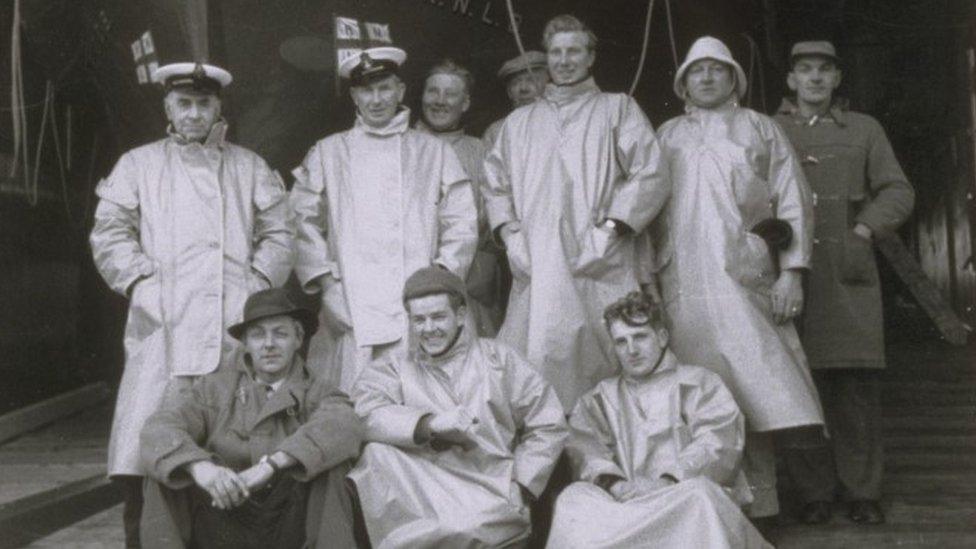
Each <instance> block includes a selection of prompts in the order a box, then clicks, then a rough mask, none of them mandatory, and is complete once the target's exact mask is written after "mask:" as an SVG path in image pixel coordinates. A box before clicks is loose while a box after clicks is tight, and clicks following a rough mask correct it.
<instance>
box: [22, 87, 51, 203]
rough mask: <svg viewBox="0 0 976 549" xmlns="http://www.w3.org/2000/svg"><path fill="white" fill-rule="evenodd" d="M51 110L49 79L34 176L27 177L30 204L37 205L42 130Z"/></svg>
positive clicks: (35, 152) (42, 148) (42, 144)
mask: <svg viewBox="0 0 976 549" xmlns="http://www.w3.org/2000/svg"><path fill="white" fill-rule="evenodd" d="M50 110H51V81H50V80H48V81H47V87H46V88H45V89H44V114H43V115H41V133H40V134H39V135H38V136H37V150H36V151H34V177H33V178H28V181H29V185H28V186H27V203H28V204H30V205H31V206H36V205H37V199H38V187H37V180H38V177H39V176H40V174H41V151H43V150H44V130H45V129H46V128H47V114H48V112H50Z"/></svg>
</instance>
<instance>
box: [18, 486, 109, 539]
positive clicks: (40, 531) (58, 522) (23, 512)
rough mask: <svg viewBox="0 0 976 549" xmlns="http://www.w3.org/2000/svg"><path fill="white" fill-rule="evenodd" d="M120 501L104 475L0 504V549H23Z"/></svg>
mask: <svg viewBox="0 0 976 549" xmlns="http://www.w3.org/2000/svg"><path fill="white" fill-rule="evenodd" d="M120 501H122V494H121V491H119V490H118V489H117V488H116V487H115V486H113V485H112V484H111V483H110V482H109V481H108V479H107V478H105V475H104V474H99V475H95V476H92V477H89V478H87V479H84V480H80V481H78V482H73V483H71V484H68V485H65V486H61V487H58V488H55V489H53V490H48V491H46V492H43V493H40V494H36V495H33V496H28V497H25V498H20V499H18V500H16V501H12V502H10V503H6V504H3V505H0V549H7V548H8V547H9V548H12V547H22V546H24V545H27V544H28V543H31V542H32V541H34V540H37V539H40V538H42V537H44V536H47V535H49V534H51V533H52V532H55V531H57V530H59V529H61V528H64V527H65V526H67V525H69V524H72V523H75V522H77V521H79V520H81V519H83V518H85V517H88V516H91V515H93V514H95V513H97V512H99V511H103V510H105V509H108V508H109V507H111V506H113V505H116V504H118V503H119V502H120Z"/></svg>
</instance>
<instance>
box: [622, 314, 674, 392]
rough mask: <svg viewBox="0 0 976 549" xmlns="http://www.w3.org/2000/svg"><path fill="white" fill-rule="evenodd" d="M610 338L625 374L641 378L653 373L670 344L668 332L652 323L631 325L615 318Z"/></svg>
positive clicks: (633, 377)
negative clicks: (654, 326) (656, 328)
mask: <svg viewBox="0 0 976 549" xmlns="http://www.w3.org/2000/svg"><path fill="white" fill-rule="evenodd" d="M610 339H611V340H612V341H613V350H614V351H615V352H616V354H617V359H618V360H620V366H621V368H623V375H624V376H625V377H628V378H631V379H640V378H644V377H647V376H649V375H651V374H653V373H654V371H655V369H656V368H657V366H658V364H659V361H660V360H661V355H662V354H663V353H664V348H665V347H666V346H667V344H668V332H667V330H664V329H660V330H655V329H654V328H653V327H651V326H650V325H647V326H631V325H629V324H627V323H626V322H624V321H623V320H614V321H613V322H612V323H611V324H610Z"/></svg>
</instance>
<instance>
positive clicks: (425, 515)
mask: <svg viewBox="0 0 976 549" xmlns="http://www.w3.org/2000/svg"><path fill="white" fill-rule="evenodd" d="M403 298H404V301H405V303H406V307H407V309H408V311H409V315H410V327H411V337H412V341H411V344H412V354H411V355H410V356H409V357H407V358H405V359H404V358H398V357H391V358H390V359H389V360H382V361H376V362H374V363H373V364H372V365H370V366H368V367H367V368H366V369H365V370H364V371H363V374H362V376H361V377H360V378H359V381H358V383H357V384H356V388H355V390H354V392H353V399H354V400H355V402H356V412H357V413H358V414H359V415H360V417H361V418H363V420H364V422H365V423H366V440H367V441H369V443H368V444H367V445H366V447H365V449H364V450H363V454H362V456H361V458H360V460H359V464H358V465H357V466H356V468H355V469H353V471H352V473H350V475H349V478H350V479H352V480H353V481H354V483H355V485H356V489H357V491H358V494H359V498H360V501H361V504H362V505H361V507H362V511H363V515H364V518H365V523H366V529H367V531H368V532H369V538H370V541H371V542H372V545H373V547H375V548H377V549H385V548H390V547H410V548H416V547H467V548H474V547H511V546H521V545H524V543H525V541H526V539H527V538H528V536H529V534H530V524H529V508H528V504H529V503H531V502H532V501H533V500H534V499H535V498H536V497H538V496H539V494H540V493H541V492H542V490H543V488H544V487H545V485H546V482H547V480H548V478H549V475H550V473H551V472H552V470H553V467H554V466H555V463H556V459H557V458H558V457H559V454H560V452H561V451H562V449H563V443H564V441H565V438H566V422H565V419H564V411H563V408H562V406H560V404H559V399H558V398H557V397H556V393H555V392H554V391H553V389H552V387H551V386H550V385H549V384H548V383H546V381H545V380H544V379H542V377H541V376H539V375H538V374H537V373H536V372H535V371H534V370H533V369H532V368H530V367H529V365H528V364H526V363H525V360H524V359H522V358H521V357H520V356H519V355H518V354H517V353H516V352H515V351H513V350H512V349H510V348H508V347H506V346H505V345H504V344H502V343H499V342H496V341H495V340H492V339H480V338H478V337H476V335H475V334H474V333H473V331H471V330H470V328H469V327H467V326H466V325H465V311H464V308H465V305H464V303H465V298H464V284H463V282H462V281H461V279H459V278H458V277H456V276H454V275H453V274H451V273H449V272H446V271H444V270H442V269H439V268H437V267H431V268H427V269H421V270H419V271H417V272H416V273H415V274H414V275H412V276H411V277H410V278H409V279H408V280H407V283H406V285H405V287H404V290H403Z"/></svg>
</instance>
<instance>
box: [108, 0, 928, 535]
mask: <svg viewBox="0 0 976 549" xmlns="http://www.w3.org/2000/svg"><path fill="white" fill-rule="evenodd" d="M542 45H543V47H544V50H545V51H544V52H526V53H525V54H523V55H521V56H519V57H517V58H515V59H513V60H511V61H509V62H507V63H506V64H505V65H504V66H503V67H502V68H501V70H500V71H499V75H500V76H501V77H503V78H506V79H507V91H508V95H509V97H510V98H511V100H512V102H513V105H514V106H515V107H516V108H515V110H514V111H513V112H512V113H511V114H509V115H508V116H507V117H505V118H504V119H503V120H500V121H498V122H497V123H495V124H493V125H492V126H491V127H489V129H488V131H487V132H486V134H485V136H484V138H483V139H477V138H474V137H472V136H469V135H466V134H465V133H464V129H463V125H462V121H463V115H464V113H465V112H467V111H468V110H469V109H470V108H471V96H470V92H471V88H472V85H473V79H472V76H471V73H470V72H469V71H468V70H467V69H465V68H464V67H463V66H461V65H460V64H458V63H457V62H455V61H451V60H445V61H444V62H442V63H438V64H437V65H435V66H434V67H432V68H431V69H430V71H429V72H428V74H427V77H426V80H425V82H424V90H423V94H422V106H423V108H422V113H421V116H420V118H419V120H418V121H417V122H416V123H415V124H414V125H413V127H411V113H410V110H409V109H408V108H407V107H405V106H403V104H402V101H403V98H404V94H405V91H406V84H405V83H404V81H403V80H402V79H401V77H400V75H399V69H400V66H401V65H402V64H403V63H404V62H405V60H406V53H405V52H404V51H403V50H400V49H398V48H394V47H382V48H371V49H368V50H365V51H363V52H362V53H361V54H360V55H358V56H354V57H351V58H348V59H346V60H345V61H344V62H343V63H342V64H341V65H340V67H339V73H340V75H341V76H342V77H343V78H345V79H347V80H348V82H349V89H350V96H351V98H352V101H353V103H354V104H355V106H356V122H355V124H354V126H353V127H352V128H351V129H349V130H346V131H342V132H339V133H336V134H333V135H330V136H328V137H326V138H325V139H323V140H321V141H319V142H318V143H316V144H315V145H314V146H313V147H312V148H311V150H310V151H309V153H308V155H307V156H306V157H305V160H304V161H303V162H302V164H301V165H300V166H299V167H298V168H296V169H295V170H294V172H293V174H294V176H295V183H294V185H293V187H292V189H291V191H290V192H288V191H286V189H285V185H284V184H283V182H282V180H281V178H280V177H279V176H278V175H277V174H276V173H275V172H274V171H273V170H271V169H270V168H269V167H268V166H267V165H266V164H265V162H264V161H263V160H262V159H261V158H260V157H258V156H257V155H256V154H254V153H252V152H250V151H248V150H246V149H243V148H241V147H238V146H235V145H233V144H231V143H228V142H227V141H225V139H224V134H225V132H226V129H227V126H226V122H225V121H223V119H222V118H221V117H220V106H221V103H220V92H221V90H222V88H223V87H225V86H227V85H228V84H230V82H231V75H230V74H229V73H227V72H226V71H224V70H222V69H220V68H218V67H214V66H212V65H204V64H192V63H177V64H173V65H166V66H164V67H161V68H160V69H158V71H157V72H156V74H155V79H156V81H158V82H159V83H161V84H162V85H163V86H164V89H165V90H166V97H165V100H164V105H165V108H166V113H167V117H168V118H169V120H170V126H169V136H168V137H167V138H165V139H162V140H160V141H157V142H155V143H151V144H149V145H145V146H143V147H139V148H137V149H134V150H132V151H130V152H128V153H126V154H125V155H123V156H122V158H121V159H120V160H119V162H118V164H117V166H116V168H115V169H114V170H113V172H112V173H111V175H110V176H109V177H108V178H106V179H105V180H103V181H102V182H101V183H100V184H99V186H98V189H97V194H98V196H99V198H100V201H99V206H98V209H97V211H96V220H95V227H94V229H93V231H92V237H91V244H92V248H93V252H94V256H95V261H96V264H97V265H98V268H99V269H100V271H101V273H102V274H103V276H104V278H105V279H106V281H107V282H108V283H109V285H110V286H111V287H112V288H113V289H114V290H115V291H117V292H119V293H121V294H123V295H125V296H127V297H128V298H129V299H130V311H129V317H128V321H127V325H126V335H125V346H126V367H125V370H124V374H123V379H122V384H121V387H120V391H119V400H118V404H117V406H116V412H115V419H114V422H113V428H112V438H111V442H110V453H109V475H110V476H112V477H113V478H116V479H118V480H119V482H120V484H121V485H122V486H124V487H125V489H126V493H127V499H126V503H127V504H126V528H127V532H126V533H127V535H126V537H127V540H128V541H129V542H130V543H131V544H132V545H138V543H139V521H140V517H141V522H142V534H143V536H142V540H141V541H142V544H143V545H147V546H155V545H166V546H182V545H191V546H206V547H212V546H213V547H216V546H228V547H230V546H233V547H242V546H255V547H257V546H269V545H268V542H269V540H270V541H272V542H273V545H274V546H282V547H285V546H296V547H298V546H302V544H308V545H311V546H314V545H316V544H319V545H322V546H343V545H344V544H345V545H354V544H359V545H364V544H372V545H373V546H375V547H414V546H429V547H434V546H452V547H453V546H459V547H474V546H484V547H495V546H521V545H524V544H525V543H527V540H529V536H530V533H531V526H530V524H531V523H530V515H529V513H530V507H531V505H532V504H533V502H535V500H537V499H538V498H539V497H540V495H542V494H543V491H544V490H546V488H547V486H549V488H550V491H551V490H552V488H553V486H552V484H553V483H550V476H551V475H552V473H553V471H554V469H556V468H557V463H558V462H559V460H560V456H561V455H564V456H566V458H567V459H566V461H567V462H568V464H569V468H570V469H571V470H572V476H573V479H575V480H578V481H579V482H577V483H574V484H571V485H570V486H568V487H566V488H565V489H564V490H562V493H561V494H560V495H559V496H558V498H557V499H556V500H555V506H554V510H553V524H552V529H551V534H550V536H549V541H548V544H549V546H551V547H599V546H605V547H620V546H641V547H644V546H661V547H673V546H676V545H679V544H680V545H681V546H684V545H694V546H708V547H762V546H765V544H766V542H765V540H764V539H763V537H762V535H761V534H760V533H759V531H757V529H756V528H755V527H754V526H753V523H752V522H750V521H749V520H747V519H746V516H747V515H748V516H749V517H750V518H752V519H753V521H754V522H755V523H756V524H760V525H761V522H762V521H763V520H768V519H765V518H766V517H772V516H775V515H776V514H777V513H778V503H777V499H776V485H775V479H776V471H775V454H774V448H777V447H778V448H780V449H781V450H783V452H784V454H785V457H786V458H787V459H786V462H787V465H788V468H789V471H790V473H791V474H792V475H793V478H794V481H795V483H796V484H797V486H798V488H799V491H800V497H801V498H802V499H803V501H804V503H805V506H804V508H803V510H802V516H801V519H802V520H803V521H805V522H808V523H818V522H824V521H826V520H828V519H829V518H830V510H831V502H832V501H833V499H834V498H835V496H837V495H842V496H843V497H845V498H846V499H848V500H850V502H851V507H850V513H849V515H850V517H851V519H853V520H854V521H856V522H868V523H876V522H881V521H883V520H884V515H883V513H882V511H881V508H880V507H879V505H878V500H879V499H880V482H881V470H882V469H881V466H882V461H881V445H880V435H879V432H878V415H879V395H878V382H877V371H878V369H879V368H882V367H883V366H884V353H883V351H884V349H883V334H882V331H881V319H880V290H879V287H878V277H877V271H876V266H875V264H874V258H873V255H872V247H871V239H872V238H877V237H879V236H884V235H886V234H890V233H891V232H893V231H894V230H895V229H896V228H897V227H898V226H899V225H900V224H901V223H902V222H903V221H904V220H905V219H906V218H907V217H908V215H909V214H910V212H911V208H912V202H913V196H914V195H913V192H912V189H911V186H910V185H909V184H908V182H907V180H906V179H905V177H904V174H903V173H902V172H901V169H900V167H899V166H898V163H897V161H896V160H895V157H894V155H893V153H892V150H891V147H890V145H889V143H888V141H887V138H886V137H885V135H884V132H883V130H882V129H881V127H880V126H879V125H878V123H877V122H876V121H874V120H873V119H872V118H870V117H868V116H866V115H862V114H858V113H852V112H849V111H847V110H846V109H845V107H844V105H843V104H842V103H841V102H840V101H837V100H836V98H835V97H834V91H835V90H836V88H837V86H838V85H839V83H840V74H841V73H840V68H839V61H840V60H839V58H838V56H837V54H836V51H835V49H834V47H833V46H832V45H831V44H830V43H828V42H801V43H798V44H796V45H795V46H794V48H793V49H792V52H791V58H790V62H791V71H790V73H789V76H788V83H789V86H790V88H791V89H792V90H793V91H795V92H796V96H795V99H791V100H787V101H784V106H783V108H782V109H781V110H780V112H779V113H778V114H777V115H776V119H775V120H774V119H773V118H770V117H767V116H765V115H763V114H760V113H757V112H755V111H752V110H750V109H747V108H744V107H742V106H740V105H739V103H738V102H739V100H740V99H741V98H742V97H743V95H744V94H745V91H746V86H747V82H746V76H745V73H744V71H743V70H742V68H741V66H740V65H739V64H738V63H737V62H736V61H735V59H733V57H732V55H731V53H730V52H729V50H728V48H727V47H726V46H725V45H724V44H723V43H722V42H720V41H719V40H716V39H714V38H710V37H703V38H701V39H699V40H698V41H696V42H695V43H694V44H693V45H692V47H691V48H690V50H689V52H688V54H687V56H686V58H685V60H684V62H683V63H682V65H681V66H680V67H679V68H678V70H677V73H676V75H675V79H674V91H675V94H676V95H677V96H678V97H679V98H680V99H682V100H683V101H685V103H686V109H685V110H686V112H685V114H684V115H681V116H678V117H676V118H674V119H672V120H670V121H668V122H667V123H665V124H664V125H663V126H661V128H660V129H659V131H657V132H655V131H654V130H653V128H652V126H651V124H650V122H649V121H648V119H647V117H646V116H645V114H644V113H643V111H642V110H641V108H640V107H639V106H638V104H637V102H636V101H635V100H634V99H633V98H631V97H629V96H627V95H625V94H619V93H607V92H603V91H601V90H600V88H599V87H598V86H597V84H596V83H595V82H594V80H593V78H592V76H591V69H592V66H593V64H594V63H595V62H596V48H597V37H596V36H595V35H594V33H593V32H592V31H591V30H590V29H589V28H588V27H587V26H586V25H585V24H584V23H582V22H581V21H579V20H578V19H576V18H575V17H573V16H570V15H561V16H557V17H555V18H553V19H552V20H551V21H549V23H548V24H547V25H546V27H545V31H544V33H543V37H542ZM292 270H294V272H295V274H296V275H297V278H298V281H299V283H300V284H301V287H302V289H303V290H304V291H306V292H308V293H309V294H317V295H320V296H321V313H320V315H319V318H315V317H314V316H313V315H311V314H310V313H308V312H307V311H304V310H303V309H301V308H300V307H296V306H295V305H294V304H293V302H292V301H291V300H290V298H289V297H288V296H287V294H286V292H285V291H284V290H282V289H280V287H281V286H282V285H284V283H285V281H286V279H287V278H288V276H289V274H290V273H291V272H292ZM506 272H510V276H511V289H510V293H509V295H508V299H507V304H506V303H505V302H504V301H505V295H506V286H507V284H506V283H505V273H506ZM249 296H250V297H249ZM319 320H321V328H319V324H320V322H319ZM794 320H796V321H797V325H798V326H799V327H800V329H801V332H800V334H798V332H797V330H796V328H794ZM496 335H497V337H495V336H496ZM801 335H802V340H801ZM801 341H802V345H801ZM303 348H307V359H305V360H303V359H302V354H303V353H302V352H301V351H300V350H301V349H303ZM805 350H806V352H804V351H805ZM808 361H809V362H808ZM811 367H812V368H813V369H814V375H813V376H812V375H811ZM164 386H165V387H166V390H163V387H164ZM818 389H819V391H820V392H819V394H818ZM346 394H348V395H350V396H351V399H350V398H349V397H347V396H346ZM821 399H822V400H821ZM821 403H823V404H824V405H825V406H824V407H823V409H822V408H821ZM567 418H568V422H567ZM825 418H826V422H825ZM825 425H826V427H827V428H826V429H825V428H824V426H825ZM828 433H829V438H828V436H827V434H828ZM564 450H565V451H564ZM831 450H833V455H831ZM145 475H148V476H147V478H146V480H145V482H144V483H143V479H142V477H143V476H145ZM143 486H145V490H143ZM556 488H559V487H556ZM555 491H558V489H557V490H555ZM143 498H145V508H144V509H143V507H142V505H143V503H142V502H143ZM359 520H361V521H362V523H361V524H360V523H359ZM536 541H538V542H541V541H542V540H538V538H536Z"/></svg>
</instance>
